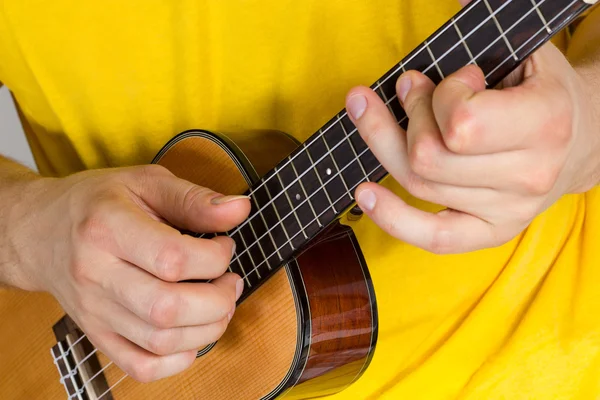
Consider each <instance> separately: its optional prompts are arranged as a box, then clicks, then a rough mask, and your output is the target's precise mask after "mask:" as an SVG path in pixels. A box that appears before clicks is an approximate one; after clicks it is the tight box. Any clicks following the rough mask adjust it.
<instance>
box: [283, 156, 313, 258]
mask: <svg viewBox="0 0 600 400" xmlns="http://www.w3.org/2000/svg"><path fill="white" fill-rule="evenodd" d="M275 175H277V179H278V180H279V183H280V184H281V187H282V188H283V192H284V193H285V198H286V199H287V201H288V203H289V205H290V208H291V209H292V214H294V217H296V222H298V226H299V227H300V230H301V231H302V234H303V235H304V237H305V238H306V239H308V236H307V235H306V232H305V231H304V227H303V226H302V223H301V222H300V218H298V213H297V212H296V209H295V208H294V204H292V200H291V199H290V195H289V194H288V192H287V189H286V187H285V184H284V183H283V181H282V180H281V176H279V174H278V173H277V168H275ZM288 187H291V185H290V186H288ZM281 224H282V225H285V224H284V223H283V221H281ZM292 248H293V246H292Z"/></svg>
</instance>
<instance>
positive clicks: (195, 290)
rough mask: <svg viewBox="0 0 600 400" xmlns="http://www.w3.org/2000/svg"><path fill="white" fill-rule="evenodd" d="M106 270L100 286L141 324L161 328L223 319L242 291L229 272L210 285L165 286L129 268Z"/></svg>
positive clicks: (166, 284) (142, 272)
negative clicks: (144, 323)
mask: <svg viewBox="0 0 600 400" xmlns="http://www.w3.org/2000/svg"><path fill="white" fill-rule="evenodd" d="M108 268H110V269H111V271H110V272H111V273H109V274H107V280H106V282H105V283H104V285H103V286H104V287H105V288H106V289H107V290H108V291H109V292H110V293H112V294H113V296H114V299H115V300H116V301H117V302H118V303H120V304H121V305H122V306H124V307H125V308H126V309H128V310H130V311H131V312H132V313H133V314H135V315H136V316H137V317H139V318H140V319H142V320H143V321H145V322H147V323H148V324H150V325H152V326H155V327H158V328H163V329H166V328H175V327H182V326H195V325H205V324H212V323H215V322H218V321H221V320H223V319H226V318H227V317H228V316H229V314H230V313H231V311H232V309H235V302H236V300H237V299H238V298H239V295H238V293H239V294H241V291H242V289H243V282H242V280H241V279H240V278H239V276H237V275H236V274H231V273H228V274H225V275H223V276H221V277H220V278H218V279H216V280H214V281H212V282H211V283H184V282H182V283H167V282H162V281H160V280H157V279H156V278H154V277H152V276H151V275H150V274H148V273H146V272H144V271H142V270H140V269H139V268H136V267H135V266H132V265H124V264H121V265H114V266H112V267H108ZM132 285H135V291H133V290H132Z"/></svg>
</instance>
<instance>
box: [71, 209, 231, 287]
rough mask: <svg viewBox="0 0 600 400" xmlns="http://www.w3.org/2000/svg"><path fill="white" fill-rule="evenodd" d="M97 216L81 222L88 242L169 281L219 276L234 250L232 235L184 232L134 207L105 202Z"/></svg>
mask: <svg viewBox="0 0 600 400" xmlns="http://www.w3.org/2000/svg"><path fill="white" fill-rule="evenodd" d="M92 214H93V215H92V216H91V217H90V218H88V219H87V220H86V221H83V223H82V225H81V226H80V234H81V235H82V237H83V238H84V240H87V242H89V243H90V244H92V245H94V246H97V247H100V248H102V249H103V250H105V251H108V252H109V253H111V254H113V255H114V256H116V257H118V258H121V259H122V260H125V261H127V262H129V263H131V264H134V265H136V266H138V267H140V268H142V269H144V270H146V271H147V272H149V273H151V274H152V275H154V276H156V277H158V278H160V279H162V280H165V281H169V282H177V281H181V280H186V279H212V278H216V277H219V276H221V275H222V274H223V273H224V272H225V271H226V270H227V268H228V266H229V262H230V260H231V255H232V253H233V251H234V245H235V244H234V242H233V240H232V239H230V238H228V237H224V236H219V237H214V238H211V239H199V238H194V237H191V236H188V235H182V234H180V233H179V232H178V231H177V230H175V229H173V228H171V227H169V226H167V225H165V224H163V223H160V222H159V221H156V220H153V219H151V218H150V217H149V216H148V215H147V214H146V213H144V212H143V211H141V210H140V209H138V208H137V207H136V206H133V205H123V204H122V203H119V202H108V203H106V204H104V203H101V205H99V206H97V210H95V211H93V213H92Z"/></svg>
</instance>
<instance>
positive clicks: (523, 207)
mask: <svg viewBox="0 0 600 400" xmlns="http://www.w3.org/2000/svg"><path fill="white" fill-rule="evenodd" d="M538 210H539V207H538V205H537V204H534V203H532V202H527V201H522V202H519V203H518V205H517V206H516V207H514V208H513V209H512V216H513V222H517V223H518V224H528V223H529V222H530V221H531V220H532V219H533V218H535V216H536V215H537V214H538Z"/></svg>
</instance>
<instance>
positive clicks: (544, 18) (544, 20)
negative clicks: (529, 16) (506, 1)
mask: <svg viewBox="0 0 600 400" xmlns="http://www.w3.org/2000/svg"><path fill="white" fill-rule="evenodd" d="M531 4H533V7H534V8H535V10H536V11H537V15H538V17H540V20H541V21H542V24H544V26H545V27H546V32H548V33H550V34H552V29H550V25H548V21H546V17H544V14H542V10H540V8H539V7H538V4H537V2H536V1H535V0H531Z"/></svg>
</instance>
